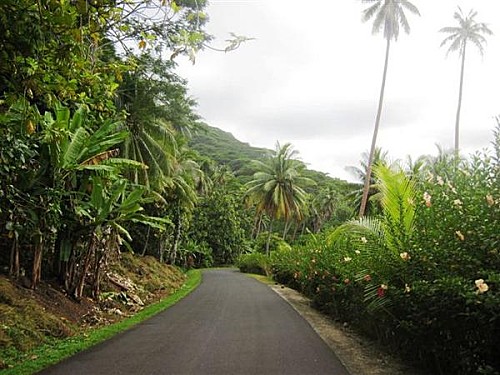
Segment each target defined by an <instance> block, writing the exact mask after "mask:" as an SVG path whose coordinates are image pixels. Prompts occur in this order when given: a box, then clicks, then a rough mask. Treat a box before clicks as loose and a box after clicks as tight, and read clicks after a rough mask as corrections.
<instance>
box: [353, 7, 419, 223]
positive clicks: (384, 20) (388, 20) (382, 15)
mask: <svg viewBox="0 0 500 375" xmlns="http://www.w3.org/2000/svg"><path fill="white" fill-rule="evenodd" d="M363 2H364V3H374V4H373V5H371V6H370V7H368V8H367V9H365V10H364V11H363V21H365V22H366V21H368V20H370V19H372V18H374V21H373V33H374V34H375V33H378V32H380V31H381V30H382V29H383V31H384V38H385V39H386V49H385V64H384V73H383V76H382V87H381V89H380V97H379V102H378V110H377V117H376V120H375V128H374V129H373V137H372V145H371V148H370V157H369V159H368V170H367V173H366V176H365V184H364V188H363V196H362V199H361V206H360V209H359V216H360V217H362V216H363V215H364V214H365V208H366V202H367V200H368V192H369V189H370V179H371V171H372V165H373V156H374V153H375V146H376V144H377V134H378V129H379V125H380V116H381V114H382V105H383V102H384V91H385V81H386V78H387V67H388V63H389V51H390V47H391V41H392V40H393V39H394V40H395V41H397V39H398V36H399V28H400V26H402V27H403V29H404V31H405V32H406V33H407V34H408V33H409V32H410V25H409V23H408V20H407V18H406V15H405V11H406V10H408V11H410V12H411V13H414V14H417V15H420V12H419V11H418V8H417V7H416V6H415V5H413V4H412V3H411V2H409V1H407V0H363Z"/></svg>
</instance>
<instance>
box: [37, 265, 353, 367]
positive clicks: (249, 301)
mask: <svg viewBox="0 0 500 375" xmlns="http://www.w3.org/2000/svg"><path fill="white" fill-rule="evenodd" d="M42 374H45V375H49V374H50V375H55V374H61V375H63V374H64V375H69V374H71V375H78V374H85V375H94V374H95V375H97V374H106V375H111V374H134V375H135V374H218V375H224V374H230V375H236V374H273V375H274V374H287V375H290V374H301V375H303V374H331V375H348V372H347V371H346V370H345V368H344V367H343V366H342V364H341V363H340V361H339V360H338V359H337V358H336V356H335V355H334V354H333V352H332V351H331V350H330V349H329V348H328V346H327V345H326V344H325V343H324V342H323V341H322V340H321V339H320V338H319V336H318V335H317V334H316V333H315V332H314V331H313V330H312V328H311V327H310V326H309V324H308V323H307V322H306V321H305V320H304V319H303V318H302V317H301V316H300V315H299V314H298V313H297V312H296V311H295V310H294V309H293V308H292V307H291V306H290V305H288V303H287V302H285V301H284V300H283V299H281V298H280V297H279V296H278V295H277V294H276V293H275V292H273V291H272V290H271V289H270V288H269V287H268V286H266V285H264V284H261V283H259V282H258V281H256V280H254V279H251V278H249V277H247V276H245V275H242V274H240V273H239V272H238V271H235V270H210V271H205V272H204V273H203V282H202V284H201V285H200V286H199V287H198V288H197V289H196V290H195V291H194V292H193V293H191V294H190V295H189V296H187V297H186V298H184V299H183V300H181V301H180V302H179V303H177V304H176V305H174V306H173V307H171V308H170V309H168V310H166V311H164V312H163V313H160V314H158V315H156V316H155V317H153V318H152V319H149V320H147V321H146V322H144V323H142V324H139V325H138V326H136V327H135V328H133V329H131V330H129V331H127V332H124V333H122V334H120V335H117V336H115V337H114V338H112V339H111V340H108V341H106V342H104V343H102V344H100V345H97V346H96V347H94V348H92V349H90V350H87V351H85V352H82V353H79V354H77V355H76V356H74V357H72V358H69V359H67V360H65V361H63V362H61V363H60V364H58V365H56V366H54V367H51V368H49V369H47V370H45V371H43V372H42Z"/></svg>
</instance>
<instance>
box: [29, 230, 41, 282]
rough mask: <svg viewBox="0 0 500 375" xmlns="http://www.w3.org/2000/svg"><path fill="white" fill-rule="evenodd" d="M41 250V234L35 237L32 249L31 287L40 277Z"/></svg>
mask: <svg viewBox="0 0 500 375" xmlns="http://www.w3.org/2000/svg"><path fill="white" fill-rule="evenodd" d="M42 251H43V237H42V234H40V235H39V238H37V239H36V244H35V246H34V250H33V268H32V271H31V289H35V288H36V286H37V284H38V283H39V282H40V279H41V278H42Z"/></svg>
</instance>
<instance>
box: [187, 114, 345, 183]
mask: <svg viewBox="0 0 500 375" xmlns="http://www.w3.org/2000/svg"><path fill="white" fill-rule="evenodd" d="M190 146H191V147H192V148H193V149H194V150H196V151H197V152H198V153H199V154H200V155H202V156H205V157H208V158H210V159H212V160H214V161H215V162H217V163H219V164H222V165H226V166H228V167H230V168H231V170H232V171H233V172H234V173H235V174H236V175H237V176H250V175H252V173H253V171H252V170H251V169H250V161H251V160H261V159H263V158H265V157H266V155H269V154H270V153H271V152H272V151H271V150H269V149H265V148H259V147H253V146H250V145H249V144H248V143H245V142H241V141H239V140H238V139H236V138H235V137H234V136H233V135H232V134H231V133H229V132H225V131H223V130H221V129H218V128H216V127H213V126H209V125H207V124H201V126H200V128H199V130H198V131H197V132H196V133H195V134H194V135H193V137H192V139H191V140H190ZM305 175H306V176H307V177H309V178H310V179H312V180H314V181H315V182H316V183H317V184H318V185H320V186H321V185H326V184H328V185H331V184H334V185H336V186H337V187H338V188H339V191H344V192H346V191H351V190H352V189H353V186H355V184H351V183H348V182H347V181H344V180H340V179H338V178H332V177H330V176H328V175H327V174H326V173H323V172H318V171H314V170H310V169H308V170H306V172H305Z"/></svg>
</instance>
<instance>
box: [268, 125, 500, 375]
mask: <svg viewBox="0 0 500 375" xmlns="http://www.w3.org/2000/svg"><path fill="white" fill-rule="evenodd" d="M499 134H500V133H499V132H498V131H497V133H496V142H495V152H494V153H493V154H492V155H490V154H482V155H479V154H478V155H474V156H472V157H471V158H470V159H469V160H457V159H456V158H455V157H454V156H447V157H444V158H441V159H437V160H429V162H428V163H427V165H426V166H424V167H422V168H421V169H420V173H419V175H418V176H413V177H412V178H409V177H406V176H405V174H404V173H403V172H401V171H393V170H391V169H390V168H387V167H384V166H379V167H377V168H376V177H377V181H378V188H379V189H380V194H381V195H382V202H381V203H382V213H381V215H379V216H375V217H368V218H363V219H359V220H355V221H350V222H347V223H345V224H343V225H342V226H340V227H338V228H336V229H335V230H332V231H328V232H325V233H323V234H320V235H317V236H310V238H309V240H308V241H307V242H305V243H304V244H302V245H296V246H294V247H293V249H292V250H284V251H278V252H275V253H274V254H272V256H271V264H272V267H273V273H274V276H275V277H276V279H277V280H279V281H281V282H284V283H287V284H289V285H291V286H293V287H295V288H297V289H299V290H302V291H304V292H305V293H307V294H308V295H309V296H311V297H312V298H313V300H314V302H315V304H316V305H317V306H318V307H319V308H321V309H322V310H324V311H326V312H328V313H330V314H331V315H332V316H333V317H334V318H336V319H340V320H342V321H349V322H351V324H353V325H354V326H356V327H357V328H358V329H360V330H362V331H364V332H365V333H367V334H369V335H371V336H372V337H374V338H376V339H378V340H379V341H380V342H382V343H383V344H384V345H387V346H388V347H390V348H394V349H395V350H398V351H399V352H401V353H403V355H404V356H405V357H406V358H408V359H410V360H414V361H416V362H419V363H420V364H421V365H423V366H426V367H428V368H430V369H432V370H434V371H436V372H439V373H443V374H479V373H481V374H498V373H499V372H500V363H499V362H498V356H497V352H496V348H498V345H499V344H500V342H499V341H498V340H499V337H500V335H499V333H500V315H499V310H498V306H499V305H500V294H499V292H498V287H499V285H500V284H499V282H500V274H499V272H498V270H499V269H500V268H499V266H500V264H499V262H500V254H499V252H498V251H499V245H500V226H499V225H500V221H499V220H498V219H499V218H500V199H499V197H500V179H499V178H500V138H499Z"/></svg>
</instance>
